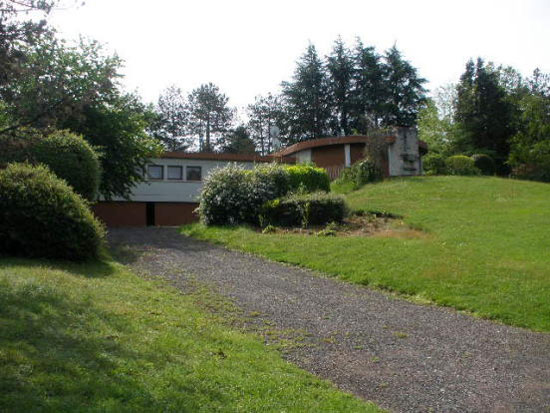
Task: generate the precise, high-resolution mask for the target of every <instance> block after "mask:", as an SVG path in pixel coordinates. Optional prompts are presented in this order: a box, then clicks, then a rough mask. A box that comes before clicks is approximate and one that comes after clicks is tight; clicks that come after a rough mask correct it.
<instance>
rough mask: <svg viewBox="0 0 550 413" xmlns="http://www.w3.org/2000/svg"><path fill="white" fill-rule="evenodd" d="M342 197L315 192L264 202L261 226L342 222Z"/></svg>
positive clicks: (343, 207)
mask: <svg viewBox="0 0 550 413" xmlns="http://www.w3.org/2000/svg"><path fill="white" fill-rule="evenodd" d="M347 210H348V208H347V206H346V202H345V200H344V198H343V197H342V196H340V195H334V194H327V193H326V192H315V193H312V194H293V195H290V196H288V197H286V198H278V199H274V200H271V201H268V202H266V203H265V204H264V205H263V206H262V209H261V212H260V221H261V224H262V226H266V225H278V226H285V227H293V226H302V227H304V228H305V227H308V226H310V225H324V224H327V223H329V222H342V220H343V219H344V217H345V216H346V213H347Z"/></svg>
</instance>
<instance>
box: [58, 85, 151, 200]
mask: <svg viewBox="0 0 550 413" xmlns="http://www.w3.org/2000/svg"><path fill="white" fill-rule="evenodd" d="M82 115H83V116H82V117H77V118H71V119H69V120H68V121H67V122H66V123H65V124H64V126H65V127H67V128H68V129H70V130H72V131H75V132H76V133H79V134H82V135H83V136H84V137H85V139H86V140H87V141H88V142H90V143H91V144H92V145H93V147H94V148H97V150H98V151H99V152H100V154H101V157H100V160H101V170H102V179H101V184H100V187H99V192H100V194H101V195H102V196H103V197H105V198H106V199H111V198H113V197H115V196H120V197H125V198H127V197H129V196H130V194H131V191H132V189H133V187H134V185H136V184H137V183H139V182H142V181H143V179H144V176H145V174H144V171H145V165H146V164H147V162H148V160H149V159H150V158H154V157H156V156H159V155H160V153H161V152H162V147H161V145H160V143H159V142H158V141H157V140H156V139H154V138H151V137H150V136H148V135H147V134H146V133H145V129H146V128H147V125H148V123H149V120H150V116H151V113H150V112H149V109H148V108H147V107H146V106H145V105H143V103H141V101H140V99H139V98H138V97H137V96H135V95H121V96H118V97H117V98H115V99H113V100H112V102H111V104H110V105H95V106H90V107H87V108H86V109H85V110H84V112H83V114H82Z"/></svg>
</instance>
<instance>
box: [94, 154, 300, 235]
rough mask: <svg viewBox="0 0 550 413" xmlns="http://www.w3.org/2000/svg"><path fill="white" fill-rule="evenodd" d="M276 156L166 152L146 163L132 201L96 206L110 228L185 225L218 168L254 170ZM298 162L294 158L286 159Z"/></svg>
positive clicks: (99, 214) (110, 202) (103, 203)
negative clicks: (231, 166) (232, 165)
mask: <svg viewBox="0 0 550 413" xmlns="http://www.w3.org/2000/svg"><path fill="white" fill-rule="evenodd" d="M277 161H281V159H280V158H277V157H275V156H258V155H244V154H218V153H184V152H166V153H164V154H163V155H162V156H161V157H160V158H155V159H151V161H150V163H149V164H148V165H147V166H146V171H145V173H146V180H145V182H142V183H139V184H137V185H136V186H135V188H134V190H133V191H132V195H131V197H130V199H129V200H125V199H122V198H117V199H114V200H112V201H100V202H98V203H96V204H95V205H94V206H93V207H92V209H93V212H94V214H95V215H96V216H97V217H98V218H99V219H100V220H101V221H103V222H104V223H105V224H106V225H107V226H109V227H140V226H149V225H160V226H173V225H183V224H188V223H190V222H194V221H196V220H197V216H196V215H195V214H194V213H193V211H194V210H195V209H196V208H197V207H198V206H199V204H198V198H199V195H200V191H201V189H202V184H203V180H204V178H205V177H206V176H207V175H208V173H209V172H210V171H211V170H212V169H214V168H218V167H224V166H226V165H228V164H229V163H238V164H239V165H241V166H243V167H244V168H249V169H252V167H253V166H254V164H256V163H261V162H277ZM284 162H286V163H294V159H293V158H289V159H285V160H284Z"/></svg>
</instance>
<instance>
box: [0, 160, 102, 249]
mask: <svg viewBox="0 0 550 413" xmlns="http://www.w3.org/2000/svg"><path fill="white" fill-rule="evenodd" d="M103 237H104V229H103V227H102V226H101V224H100V223H99V222H98V221H97V220H96V219H95V218H94V217H93V215H92V213H91V212H90V210H89V208H88V206H87V202H86V201H85V200H84V199H82V198H81V197H80V196H79V195H77V194H75V193H74V192H73V191H72V189H71V188H70V187H69V186H68V185H67V184H66V183H65V182H64V181H63V180H61V179H59V178H57V177H56V176H55V175H54V174H53V173H51V172H50V171H49V170H48V168H46V167H45V166H42V165H39V166H31V165H29V164H17V163H14V164H9V165H8V166H7V167H6V168H5V169H3V170H0V253H3V254H9V255H21V256H25V257H45V258H62V259H69V260H85V259H88V258H96V257H97V256H98V254H99V250H100V246H101V243H102V240H103Z"/></svg>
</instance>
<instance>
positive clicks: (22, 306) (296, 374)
mask: <svg viewBox="0 0 550 413" xmlns="http://www.w3.org/2000/svg"><path fill="white" fill-rule="evenodd" d="M194 300H196V296H195V297H194V296H193V295H186V296H184V295H181V294H179V293H178V292H176V291H175V290H173V289H171V288H168V287H166V286H163V285H161V284H159V283H153V282H151V281H146V280H144V279H141V278H139V277H137V276H135V275H134V274H132V273H130V272H129V271H127V270H126V269H125V268H124V267H123V266H121V265H119V264H116V263H114V262H111V261H101V262H93V263H88V264H81V265H76V264H74V265H70V264H59V263H48V262H45V261H37V260H22V259H8V258H4V259H0V411H2V412H56V413H57V412H117V413H118V412H213V411H220V412H271V411H276V412H283V411H284V412H303V411H312V412H317V411H318V412H333V411H338V412H350V411H353V412H374V411H379V410H378V409H377V408H376V407H375V406H374V405H372V404H368V403H365V402H363V401H361V400H358V399H356V398H354V397H352V396H350V395H348V394H345V393H342V392H339V391H338V390H336V389H335V388H334V387H332V385H330V384H329V383H328V382H325V381H321V380H319V379H317V378H315V377H314V376H312V375H310V374H308V373H306V372H304V371H302V370H300V369H298V368H297V367H295V366H293V365H291V364H289V363H287V362H285V361H284V360H283V359H282V358H281V356H280V355H279V353H278V352H277V351H275V350H271V349H268V348H267V347H266V346H265V345H264V344H263V343H262V342H261V341H260V340H259V339H258V338H257V337H256V336H254V335H250V334H244V333H242V332H239V331H234V330H231V329H230V328H228V327H227V326H226V325H225V324H224V323H223V322H222V320H221V319H220V318H219V316H215V315H213V314H211V313H208V312H205V311H202V310H200V309H199V308H198V307H197V305H196V301H194Z"/></svg>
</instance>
